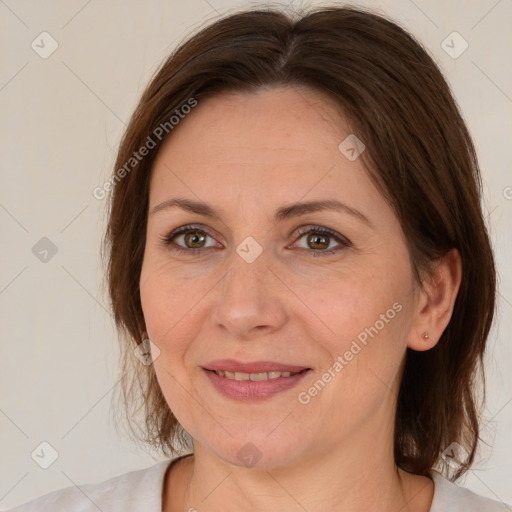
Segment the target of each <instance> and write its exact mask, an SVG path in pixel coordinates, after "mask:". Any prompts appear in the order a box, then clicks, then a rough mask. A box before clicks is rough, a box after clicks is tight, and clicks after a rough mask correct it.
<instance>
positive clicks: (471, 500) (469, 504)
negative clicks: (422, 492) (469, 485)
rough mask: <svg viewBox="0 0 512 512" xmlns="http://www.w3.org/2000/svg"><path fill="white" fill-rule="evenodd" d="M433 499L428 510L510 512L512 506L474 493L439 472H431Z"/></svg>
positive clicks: (436, 511) (445, 511)
mask: <svg viewBox="0 0 512 512" xmlns="http://www.w3.org/2000/svg"><path fill="white" fill-rule="evenodd" d="M432 479H433V480H434V486H435V490H434V499H433V501H432V507H431V509H430V512H483V511H485V512H512V507H511V506H510V505H507V504H506V503H503V502H501V501H495V500H491V499H488V498H484V497H483V496H479V495H478V494H475V493H474V492H473V491H470V490H469V489H466V488H465V487H461V486H459V485H457V484H454V483H453V482H450V480H448V479H447V478H445V477H444V476H443V475H441V473H438V472H437V471H433V472H432Z"/></svg>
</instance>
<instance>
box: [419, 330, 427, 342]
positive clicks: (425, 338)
mask: <svg viewBox="0 0 512 512" xmlns="http://www.w3.org/2000/svg"><path fill="white" fill-rule="evenodd" d="M421 337H422V338H423V339H424V340H428V331H425V332H424V333H423V334H422V335H421Z"/></svg>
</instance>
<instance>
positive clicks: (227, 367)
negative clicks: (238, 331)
mask: <svg viewBox="0 0 512 512" xmlns="http://www.w3.org/2000/svg"><path fill="white" fill-rule="evenodd" d="M203 368H205V369H206V370H213V371H220V370H222V371H228V372H243V373H263V372H272V371H274V372H300V371H302V370H306V369H309V368H308V367H307V366H297V365H293V364H285V363H278V362H276V361H252V362H246V363H244V362H242V361H236V360H235V359H216V360H215V361H210V362H209V363H207V364H206V365H205V366H204V367H203Z"/></svg>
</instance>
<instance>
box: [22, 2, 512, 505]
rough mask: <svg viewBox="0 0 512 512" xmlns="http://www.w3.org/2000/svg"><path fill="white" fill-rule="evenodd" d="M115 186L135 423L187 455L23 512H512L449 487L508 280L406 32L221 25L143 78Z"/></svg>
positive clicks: (467, 450) (464, 150)
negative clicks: (498, 290) (139, 416)
mask: <svg viewBox="0 0 512 512" xmlns="http://www.w3.org/2000/svg"><path fill="white" fill-rule="evenodd" d="M110 185H111V187H112V188H113V193H112V196H111V210H110V219H109V226H108V231H107V234H106V249H107V251H108V257H109V260H108V261H109V266H108V274H107V275H108V283H109V290H110V294H111V298H112V306H113V310H114V313H115V318H116V322H117V325H118V327H119V329H120V332H121V333H122V334H123V335H124V336H123V338H122V339H123V350H124V354H123V358H124V370H125V372H124V375H125V377H124V378H125V380H124V388H123V389H124V391H125V393H124V398H125V400H126V406H127V415H128V417H129V418H130V419H133V417H135V413H136V411H137V410H138V408H139V407H140V406H143V407H144V412H145V414H144V423H143V426H142V427H140V426H139V431H138V435H139V437H141V438H143V439H144V441H145V442H147V443H149V444H151V445H153V446H154V447H157V448H159V449H160V450H161V452H162V453H164V454H166V455H167V456H170V455H174V454H178V453H180V450H181V449H182V448H183V447H184V445H185V444H186V441H187V436H190V437H189V439H191V441H192V445H193V450H192V453H191V454H189V455H187V456H181V457H179V458H178V459H175V460H174V461H173V462H172V463H170V461H168V460H166V461H164V462H160V463H158V464H156V465H154V466H153V467H151V468H149V469H146V470H140V471H136V472H131V473H127V474H125V475H121V476H118V477H115V478H113V479H111V480H109V481H107V482H103V483H101V484H96V485H86V486H81V487H80V490H78V489H76V488H67V489H64V490H60V491H55V492H53V493H50V494H49V495H47V496H44V497H42V498H39V499H36V500H34V501H32V502H30V503H29V504H26V505H24V506H21V507H19V508H17V509H15V510H19V511H24V512H27V511H29V510H66V511H68V510H97V509H100V510H104V511H107V510H124V511H127V510H145V511H150V512H157V511H160V510H163V511H166V512H171V511H177V510H181V511H183V510H188V511H193V510H198V511H201V510H208V511H217V510H254V511H259V510H261V511H263V510H264V511H272V510H308V511H312V510H329V511H330V510H332V511H334V510H336V511H339V510H350V511H362V510H365V511H367V510H379V511H380V512H387V511H397V510H408V511H411V512H427V511H430V512H441V511H445V510H450V511H462V510H464V511H465V512H468V511H477V510H478V511H481V510H486V511H501V510H509V509H508V508H507V506H506V505H505V504H503V503H500V502H498V501H491V500H488V499H485V498H483V497H480V496H477V495H476V494H474V493H472V492H470V491H469V490H466V489H464V488H462V487H459V486H457V485H455V484H454V483H452V482H451V481H450V480H449V478H450V479H451V480H452V481H453V480H456V479H457V478H458V477H460V476H461V475H462V474H463V473H464V472H465V471H467V470H468V469H469V468H470V466H471V464H472V463H473V460H474V456H475V450H476V447H477V441H478V433H479V427H478V420H479V411H480V408H481V405H482V404H480V403H478V402H477V401H476V398H475V397H476V392H477V389H475V388H474V383H475V378H476V376H478V371H479V370H481V363H482V354H483V352H484V349H485V345H486V340H487V337H488V333H489V329H490V327H491V324H492V319H493V313H494V304H495V286H496V276H495V266H494V259H493V254H492V250H491V246H490V242H489V237H488V234H487V231H486V227H485V223H484V220H483V216H482V212H481V209H480V202H479V201H480V193H481V192H480V187H481V183H480V174H479V169H478V163H477V158H476V155H475V151H474V147H473V144H472V141H471V138H470V136H469V134H468V131H467V129H466V127H465V125H464V122H463V120H462V118H461V116H460V113H459V111H458V109H457V106H456V104H455V102H454V100H453V98H452V96H451V94H450V90H449V87H448V85H447V84H446V82H445V80H444V78H443V77H442V75H441V73H440V71H439V70H438V68H437V67H436V65H435V64H434V62H433V61H432V59H431V58H430V57H429V56H428V55H427V53H426V52H425V51H424V50H423V49H422V48H421V46H420V45H419V44H418V43H417V42H416V41H415V40H414V39H413V38H412V37H411V36H410V35H409V34H407V33H406V32H405V31H404V30H403V29H401V28H400V27H398V26H397V25H396V24H394V23H393V22H391V21H389V20H387V19H385V18H383V17H381V16H377V15H375V14H371V13H368V12H364V11H361V10H358V9H355V8H354V9H353V8H324V9H318V10H316V11H313V12H310V13H309V14H306V15H304V16H303V17H302V18H300V19H297V20H294V19H291V17H288V16H286V15H285V14H283V13H280V12H277V11H248V12H243V13H238V14H235V15H231V16H228V17H226V18H224V19H221V20H219V21H217V22H216V23H214V24H212V25H211V26H209V27H207V28H205V29H204V30H202V31H201V32H200V33H199V34H197V35H195V36H194V37H192V38H191V39H189V40H188V41H186V42H185V43H183V44H182V45H181V46H180V47H179V48H178V49H177V50H176V51H175V52H174V53H173V54H172V55H171V56H170V57H169V59H168V60H167V61H166V62H165V63H164V64H163V66H162V67H161V69H160V70H159V71H158V73H157V74H156V76H155V77H154V78H153V80H152V82H151V83H150V85H149V86H148V88H147V89H146V91H145V92H144V94H143V96H142V98H141V101H140V103H139V106H138V108H137V109H136V111H135V113H134V115H133V117H132V119H131V122H130V124H129V126H128V128H127V130H126V133H125V136H124V138H123V141H122V143H121V147H120V149H119V153H118V158H117V162H116V171H115V172H114V174H113V176H112V180H111V182H110ZM109 188H110V187H109ZM129 370H132V371H129ZM134 385H135V387H134ZM137 386H140V390H139V392H137ZM137 398H139V401H137ZM135 425H136V423H135V422H134V426H135ZM134 432H136V429H135V428H134ZM443 475H444V476H443Z"/></svg>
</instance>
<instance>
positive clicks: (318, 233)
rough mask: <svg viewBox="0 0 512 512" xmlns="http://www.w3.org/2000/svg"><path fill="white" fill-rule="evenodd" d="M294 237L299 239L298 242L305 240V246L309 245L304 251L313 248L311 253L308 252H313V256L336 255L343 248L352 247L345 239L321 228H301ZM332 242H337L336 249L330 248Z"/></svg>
mask: <svg viewBox="0 0 512 512" xmlns="http://www.w3.org/2000/svg"><path fill="white" fill-rule="evenodd" d="M305 235H308V236H307V237H306V236H305ZM296 236H298V237H299V240H300V239H302V238H305V239H306V244H309V245H307V246H306V247H305V249H306V250H307V249H308V248H313V249H314V250H313V251H309V252H313V256H328V255H331V254H336V253H337V252H339V251H340V250H341V249H342V248H343V247H352V243H351V242H350V241H349V240H348V239H347V238H345V237H344V236H342V235H340V234H338V233H336V232H335V231H331V230H330V229H327V228H324V227H322V226H303V227H301V228H299V231H298V232H297V234H296ZM332 240H335V241H337V242H338V246H337V247H335V248H332V246H331V242H332Z"/></svg>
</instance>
